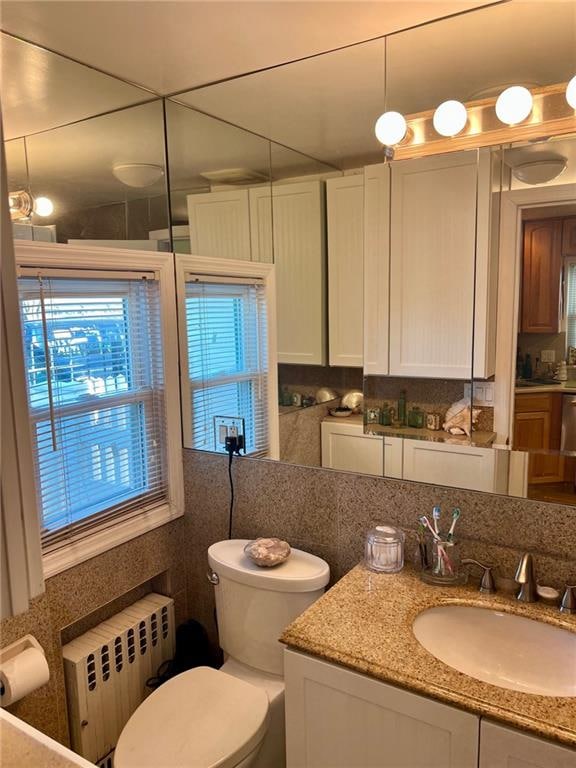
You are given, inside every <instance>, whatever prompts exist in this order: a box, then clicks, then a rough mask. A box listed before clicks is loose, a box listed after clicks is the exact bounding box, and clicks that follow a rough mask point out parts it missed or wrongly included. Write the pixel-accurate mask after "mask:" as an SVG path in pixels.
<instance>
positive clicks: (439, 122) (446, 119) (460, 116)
mask: <svg viewBox="0 0 576 768" xmlns="http://www.w3.org/2000/svg"><path fill="white" fill-rule="evenodd" d="M467 122H468V113H467V111H466V107H465V106H464V104H462V102H461V101H456V100H455V99H449V100H448V101H443V102H442V104H440V106H439V107H437V108H436V111H435V112H434V117H433V118H432V123H433V125H434V130H435V131H436V133H439V134H440V136H456V135H457V134H459V133H460V132H461V131H463V130H464V128H465V127H466V123H467Z"/></svg>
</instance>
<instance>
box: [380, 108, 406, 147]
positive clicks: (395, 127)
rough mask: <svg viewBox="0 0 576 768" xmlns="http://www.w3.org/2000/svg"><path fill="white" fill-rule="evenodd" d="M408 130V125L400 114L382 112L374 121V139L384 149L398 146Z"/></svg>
mask: <svg viewBox="0 0 576 768" xmlns="http://www.w3.org/2000/svg"><path fill="white" fill-rule="evenodd" d="M407 130H408V124H407V123H406V120H405V118H404V117H403V116H402V115H401V114H400V112H384V114H383V115H380V117H379V118H378V120H376V125H375V126H374V133H375V134H376V138H377V139H378V141H379V142H380V143H381V144H384V146H385V147H393V146H394V145H395V144H399V143H400V142H401V141H402V139H403V138H404V136H406V132H407Z"/></svg>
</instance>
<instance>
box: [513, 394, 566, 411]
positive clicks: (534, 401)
mask: <svg viewBox="0 0 576 768" xmlns="http://www.w3.org/2000/svg"><path fill="white" fill-rule="evenodd" d="M561 397H562V395H561V394H560V392H541V393H539V394H535V395H516V413H535V412H537V411H551V410H552V409H553V407H554V405H555V404H556V402H560V398H561Z"/></svg>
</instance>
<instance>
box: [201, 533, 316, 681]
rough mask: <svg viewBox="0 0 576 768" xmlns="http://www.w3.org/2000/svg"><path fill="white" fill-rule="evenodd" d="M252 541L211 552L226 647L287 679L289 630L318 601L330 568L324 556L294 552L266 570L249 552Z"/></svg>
mask: <svg viewBox="0 0 576 768" xmlns="http://www.w3.org/2000/svg"><path fill="white" fill-rule="evenodd" d="M248 541H249V540H248V539H231V540H230V541H219V542H217V543H216V544H212V546H211V547H210V548H209V549H208V562H209V563H210V568H211V569H212V571H213V573H214V574H216V575H217V576H218V583H217V584H216V585H215V596H216V614H217V616H218V635H219V638H220V647H221V648H222V650H223V651H224V652H225V653H227V654H228V655H229V656H231V657H232V658H234V659H236V660H238V661H240V662H242V663H243V664H247V665H248V666H250V667H254V668H255V669H260V670H262V671H264V672H269V673H271V674H275V675H283V673H284V670H283V663H282V645H281V644H280V643H279V642H278V639H279V637H280V635H281V634H282V632H283V631H284V629H285V628H286V627H287V626H288V624H290V622H291V621H293V620H294V619H295V618H296V617H297V616H299V615H300V614H301V613H302V612H303V611H304V610H306V608H308V606H309V605H311V604H312V603H313V602H314V601H315V600H317V599H318V598H319V597H320V596H321V595H322V593H323V592H324V588H325V587H326V584H327V583H328V579H329V577H330V569H329V567H328V564H327V563H326V562H324V560H322V559H321V558H319V557H316V556H315V555H311V554H309V553H308V552H302V551H301V550H299V549H293V550H292V552H291V554H290V557H289V558H288V560H286V561H285V562H284V563H281V564H280V565H277V566H274V567H273V568H261V567H259V566H257V565H255V564H254V563H253V562H252V561H251V560H250V559H249V558H248V557H246V555H245V554H244V547H245V546H246V544H248Z"/></svg>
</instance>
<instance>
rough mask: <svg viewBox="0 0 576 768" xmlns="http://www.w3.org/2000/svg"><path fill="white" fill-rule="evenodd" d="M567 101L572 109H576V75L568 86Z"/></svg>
mask: <svg viewBox="0 0 576 768" xmlns="http://www.w3.org/2000/svg"><path fill="white" fill-rule="evenodd" d="M566 101H567V102H568V104H569V105H570V106H571V107H572V109H576V75H574V77H573V78H572V80H570V82H569V83H568V85H567V86H566Z"/></svg>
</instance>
